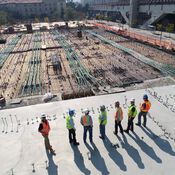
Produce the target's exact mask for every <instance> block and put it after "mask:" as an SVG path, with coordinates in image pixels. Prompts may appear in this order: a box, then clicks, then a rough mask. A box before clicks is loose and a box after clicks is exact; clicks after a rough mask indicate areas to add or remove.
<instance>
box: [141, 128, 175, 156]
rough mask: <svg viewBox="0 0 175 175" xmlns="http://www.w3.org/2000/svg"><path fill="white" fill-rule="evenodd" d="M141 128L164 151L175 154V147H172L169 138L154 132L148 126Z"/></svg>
mask: <svg viewBox="0 0 175 175" xmlns="http://www.w3.org/2000/svg"><path fill="white" fill-rule="evenodd" d="M141 129H142V130H143V131H144V132H145V134H146V135H147V136H148V137H149V138H151V139H152V140H153V141H154V143H155V144H156V145H157V146H158V147H159V148H160V149H161V150H162V151H164V152H166V153H167V154H170V155H172V156H175V152H174V151H173V149H172V147H171V145H170V143H169V142H168V141H167V140H165V139H163V138H161V137H159V136H158V135H156V134H155V133H153V132H152V131H151V130H150V129H149V128H148V127H146V128H143V127H141Z"/></svg>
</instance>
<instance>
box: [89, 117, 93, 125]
mask: <svg viewBox="0 0 175 175" xmlns="http://www.w3.org/2000/svg"><path fill="white" fill-rule="evenodd" d="M90 122H91V126H93V121H92V117H91V116H90Z"/></svg>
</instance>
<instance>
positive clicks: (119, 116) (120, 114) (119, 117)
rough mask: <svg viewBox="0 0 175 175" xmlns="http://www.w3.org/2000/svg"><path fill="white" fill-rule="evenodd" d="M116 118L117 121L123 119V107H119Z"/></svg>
mask: <svg viewBox="0 0 175 175" xmlns="http://www.w3.org/2000/svg"><path fill="white" fill-rule="evenodd" d="M115 120H116V121H122V120H123V111H122V108H121V107H119V108H117V111H116V113H115Z"/></svg>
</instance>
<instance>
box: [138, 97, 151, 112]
mask: <svg viewBox="0 0 175 175" xmlns="http://www.w3.org/2000/svg"><path fill="white" fill-rule="evenodd" d="M144 106H145V107H144ZM150 108H151V103H150V101H149V100H148V101H144V103H142V104H141V105H140V110H141V111H142V112H148V111H149V110H150Z"/></svg>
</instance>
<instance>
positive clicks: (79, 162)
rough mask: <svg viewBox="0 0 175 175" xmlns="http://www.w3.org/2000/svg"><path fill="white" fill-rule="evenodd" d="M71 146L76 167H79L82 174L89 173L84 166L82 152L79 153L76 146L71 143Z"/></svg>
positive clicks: (88, 174)
mask: <svg viewBox="0 0 175 175" xmlns="http://www.w3.org/2000/svg"><path fill="white" fill-rule="evenodd" d="M71 147H72V150H73V152H74V162H75V164H76V165H77V167H78V168H79V169H80V171H81V172H82V173H83V174H85V175H90V174H91V172H90V171H89V170H88V169H87V168H86V167H85V164H84V158H83V156H82V154H81V153H80V150H79V148H78V146H74V145H71Z"/></svg>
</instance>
